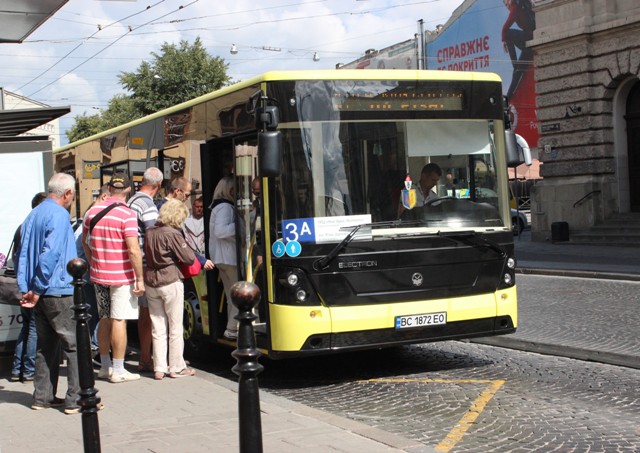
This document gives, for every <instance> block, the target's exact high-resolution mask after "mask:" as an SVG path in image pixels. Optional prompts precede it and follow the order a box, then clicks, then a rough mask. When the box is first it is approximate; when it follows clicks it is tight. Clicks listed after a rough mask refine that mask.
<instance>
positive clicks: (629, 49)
mask: <svg viewBox="0 0 640 453" xmlns="http://www.w3.org/2000/svg"><path fill="white" fill-rule="evenodd" d="M535 12H536V22H537V29H536V30H535V33H534V39H533V40H532V41H529V43H528V45H529V46H530V47H532V48H533V49H534V52H535V57H534V61H535V68H536V69H535V74H536V94H537V98H536V105H537V115H538V120H539V122H540V133H541V134H540V140H539V142H538V148H539V150H540V151H539V153H540V155H539V158H540V160H541V162H542V166H541V176H543V177H544V180H543V181H542V182H541V183H539V184H537V185H536V186H535V189H534V191H533V194H532V212H531V217H532V234H533V239H534V240H548V239H549V238H550V236H551V233H552V230H553V228H552V224H553V223H554V222H567V223H568V225H569V229H570V231H571V232H572V233H574V232H580V231H586V230H588V229H589V228H591V227H592V226H594V225H598V224H601V223H603V222H607V221H608V220H609V219H611V218H612V217H614V216H616V215H619V214H625V213H640V80H639V76H640V2H639V1H638V0H541V1H537V2H536V6H535ZM638 216H640V214H638Z"/></svg>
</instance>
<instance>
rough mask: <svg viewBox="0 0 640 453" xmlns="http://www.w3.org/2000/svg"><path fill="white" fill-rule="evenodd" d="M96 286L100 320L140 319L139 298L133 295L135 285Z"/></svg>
mask: <svg viewBox="0 0 640 453" xmlns="http://www.w3.org/2000/svg"><path fill="white" fill-rule="evenodd" d="M94 286H95V289H96V298H97V300H98V316H99V317H100V319H102V318H111V319H138V298H137V297H136V296H134V295H133V288H134V286H133V285H124V286H105V285H100V284H95V285H94Z"/></svg>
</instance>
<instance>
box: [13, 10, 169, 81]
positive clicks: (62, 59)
mask: <svg viewBox="0 0 640 453" xmlns="http://www.w3.org/2000/svg"><path fill="white" fill-rule="evenodd" d="M165 1H166V0H160V1H159V2H157V3H155V4H153V5H151V6H147V7H146V8H145V9H144V10H142V11H138V12H137V13H133V14H130V15H128V16H127V17H123V18H122V19H118V20H116V21H114V22H111V23H110V24H108V25H105V26H104V27H99V28H98V30H97V31H95V32H93V33H92V34H91V35H90V36H88V37H86V38H84V39H83V40H82V41H81V42H80V43H79V44H78V45H77V46H75V47H74V48H73V49H71V50H70V51H69V52H67V54H66V55H64V56H63V57H62V58H60V59H59V60H58V61H56V62H55V63H54V64H52V65H51V66H49V67H48V68H47V69H45V70H44V71H42V72H41V73H40V74H38V75H37V76H35V77H34V78H33V79H31V80H29V81H28V82H27V83H25V84H23V85H22V86H20V87H19V88H18V89H17V90H21V89H23V88H24V87H26V86H27V85H30V84H31V83H33V82H35V81H36V80H38V79H39V78H40V77H42V76H43V75H45V74H46V73H47V72H49V71H50V70H52V69H53V68H54V67H56V66H57V65H58V64H60V63H62V62H63V61H64V60H65V59H66V58H67V57H68V56H69V55H71V54H72V53H73V52H75V51H76V50H78V48H79V47H81V46H82V45H83V44H84V43H85V42H86V41H88V40H90V39H91V38H93V37H94V36H95V35H97V34H98V33H100V32H101V31H102V30H105V29H107V28H109V27H111V26H112V25H115V24H117V23H120V22H122V21H125V20H127V19H130V18H132V17H135V16H137V15H139V14H142V13H144V12H147V11H148V10H149V9H151V8H154V7H156V6H158V5H159V4H161V3H164V2H165ZM65 75H66V74H65ZM63 77H64V76H63ZM57 80H58V79H56V80H54V82H55V81H57ZM47 86H48V85H47Z"/></svg>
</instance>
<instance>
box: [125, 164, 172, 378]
mask: <svg viewBox="0 0 640 453" xmlns="http://www.w3.org/2000/svg"><path fill="white" fill-rule="evenodd" d="M162 179H163V175H162V172H161V171H160V169H159V168H157V167H149V168H147V169H146V170H145V172H144V174H143V175H142V181H141V182H140V187H139V188H138V191H137V192H136V193H135V195H133V196H132V197H131V198H129V203H128V205H129V207H130V208H131V210H132V211H133V212H135V213H136V216H137V219H138V235H139V236H140V240H139V242H140V250H142V251H143V257H142V266H143V267H144V266H145V265H146V264H145V260H144V234H145V232H146V230H147V228H150V227H152V226H153V225H155V224H156V220H157V219H158V208H157V207H156V204H155V202H154V201H153V197H155V196H156V194H157V193H158V191H159V190H160V187H161V186H162ZM138 310H139V311H138V338H139V339H140V357H139V363H138V371H153V361H152V359H151V342H152V340H151V316H150V315H149V304H148V303H147V296H140V297H139V298H138Z"/></svg>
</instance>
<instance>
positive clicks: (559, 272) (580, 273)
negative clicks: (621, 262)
mask: <svg viewBox="0 0 640 453" xmlns="http://www.w3.org/2000/svg"><path fill="white" fill-rule="evenodd" d="M516 273H518V274H528V275H549V276H553V277H577V278H599V279H604V280H626V281H635V282H638V281H640V275H638V274H626V273H622V272H602V271H589V270H577V269H576V270H570V269H549V268H545V269H542V268H532V267H523V268H516Z"/></svg>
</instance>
